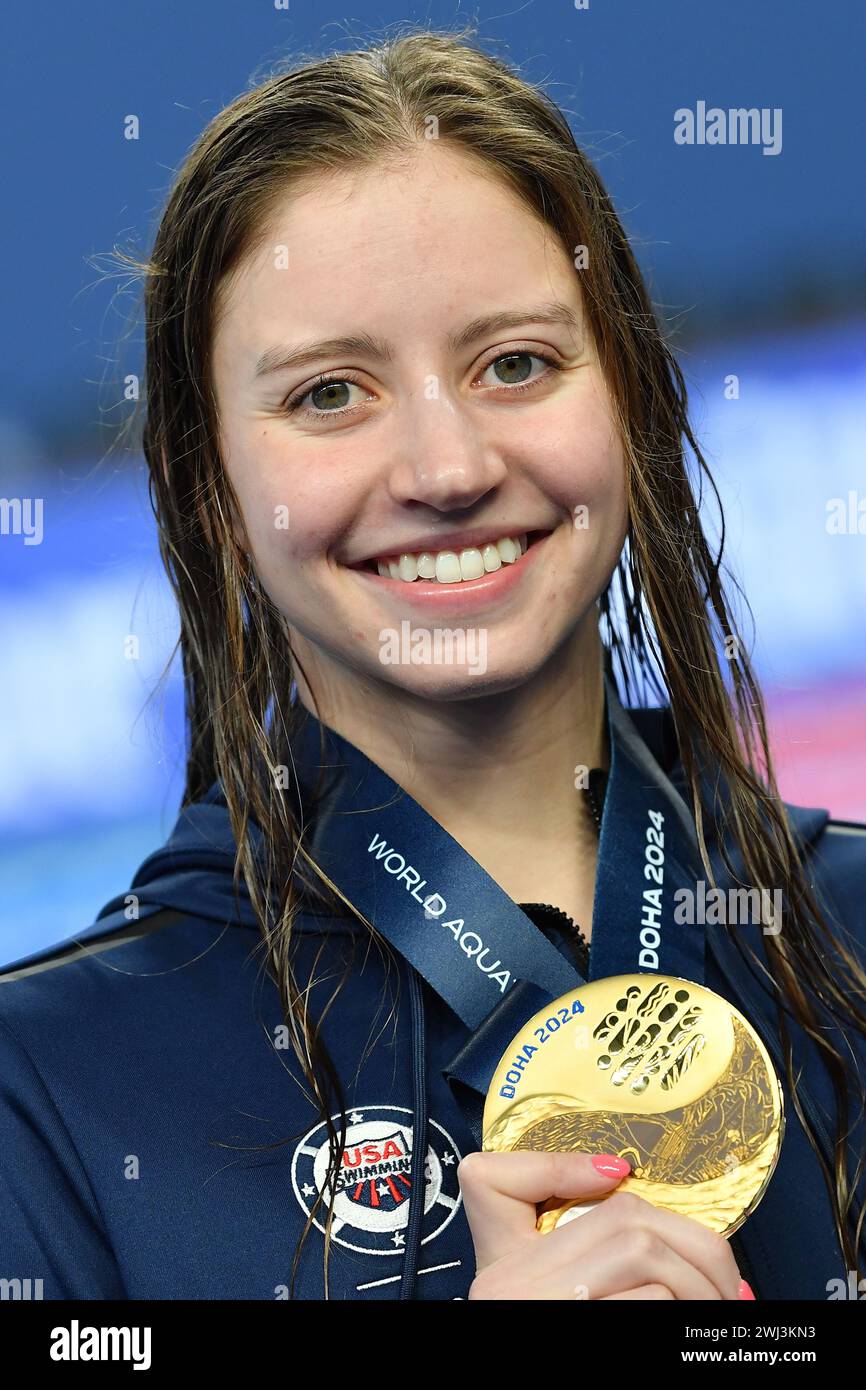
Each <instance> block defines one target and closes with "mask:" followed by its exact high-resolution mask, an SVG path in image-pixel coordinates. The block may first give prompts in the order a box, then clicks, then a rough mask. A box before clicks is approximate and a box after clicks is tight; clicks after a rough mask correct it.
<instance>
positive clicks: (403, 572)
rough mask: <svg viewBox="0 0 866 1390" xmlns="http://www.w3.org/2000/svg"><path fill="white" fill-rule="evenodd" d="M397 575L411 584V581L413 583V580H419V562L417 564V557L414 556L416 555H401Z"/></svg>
mask: <svg viewBox="0 0 866 1390" xmlns="http://www.w3.org/2000/svg"><path fill="white" fill-rule="evenodd" d="M397 573H398V574H399V575H400V578H401V579H405V580H407V581H409V582H410V583H411V581H412V580H413V579H417V578H418V562H417V560H416V559H415V556H414V555H401V556H400V559H399V561H398V563H397Z"/></svg>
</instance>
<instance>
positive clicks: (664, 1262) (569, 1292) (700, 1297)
mask: <svg viewBox="0 0 866 1390" xmlns="http://www.w3.org/2000/svg"><path fill="white" fill-rule="evenodd" d="M597 1240H598V1237H597V1235H596V1237H594V1241H595V1242H597ZM575 1268H577V1269H578V1270H579V1274H578V1278H579V1280H580V1284H579V1285H578V1288H580V1289H585V1290H586V1292H580V1293H579V1292H578V1291H577V1289H575V1287H574V1283H573V1280H574V1270H575ZM567 1278H568V1287H567V1288H565V1289H564V1290H563V1293H562V1294H560V1295H559V1296H560V1297H566V1296H571V1297H574V1298H577V1297H581V1298H590V1299H602V1298H606V1297H608V1295H611V1294H618V1293H623V1292H625V1291H626V1290H628V1289H634V1288H640V1287H641V1286H643V1285H646V1284H659V1285H662V1286H663V1287H664V1288H667V1289H669V1290H670V1292H671V1294H672V1295H673V1297H674V1298H677V1299H683V1300H686V1299H688V1300H691V1301H700V1302H708V1301H709V1302H712V1301H715V1302H718V1301H719V1300H720V1299H721V1297H722V1295H721V1294H720V1293H719V1290H718V1289H717V1288H716V1285H715V1284H714V1283H713V1282H712V1280H711V1279H708V1278H707V1277H706V1275H705V1274H704V1273H703V1271H702V1270H700V1269H698V1268H697V1267H696V1266H695V1265H692V1264H689V1263H688V1261H687V1260H684V1259H683V1257H682V1256H681V1255H678V1254H677V1252H676V1251H675V1250H672V1249H671V1247H670V1246H669V1245H667V1244H666V1243H665V1241H664V1240H663V1239H662V1237H661V1236H660V1235H658V1234H657V1232H655V1231H653V1230H650V1229H649V1227H647V1226H639V1225H635V1226H632V1227H631V1228H630V1229H629V1230H627V1231H625V1232H624V1233H623V1234H621V1235H618V1236H616V1237H615V1238H614V1239H613V1240H608V1241H605V1242H603V1243H601V1244H599V1243H594V1244H593V1246H592V1248H591V1249H588V1250H587V1251H586V1253H585V1254H584V1253H582V1252H581V1251H575V1254H574V1255H573V1257H572V1259H571V1260H570V1261H569V1269H568V1271H567Z"/></svg>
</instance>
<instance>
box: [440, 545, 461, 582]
mask: <svg viewBox="0 0 866 1390" xmlns="http://www.w3.org/2000/svg"><path fill="white" fill-rule="evenodd" d="M436 578H437V579H438V581H439V583H440V584H457V583H458V582H459V581H460V580H461V579H462V578H463V576H462V574H461V573H460V561H459V560H458V558H457V556H456V555H455V553H454V551H453V550H440V551H439V554H438V555H437V556H436Z"/></svg>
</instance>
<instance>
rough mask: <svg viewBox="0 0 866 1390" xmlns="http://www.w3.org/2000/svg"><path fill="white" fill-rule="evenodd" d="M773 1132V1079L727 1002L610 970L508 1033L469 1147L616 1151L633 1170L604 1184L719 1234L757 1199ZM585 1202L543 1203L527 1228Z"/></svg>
mask: <svg viewBox="0 0 866 1390" xmlns="http://www.w3.org/2000/svg"><path fill="white" fill-rule="evenodd" d="M783 1132H784V1111H783V1097H782V1088H781V1086H780V1084H779V1080H778V1077H777V1076H776V1074H775V1071H774V1070H773V1065H772V1062H771V1061H770V1057H769V1055H768V1053H767V1050H766V1048H765V1047H764V1044H763V1043H762V1042H761V1039H760V1038H759V1036H758V1034H757V1033H756V1031H755V1029H754V1028H753V1027H752V1025H751V1024H750V1023H749V1022H748V1020H747V1019H745V1018H744V1017H743V1015H742V1014H741V1013H740V1012H739V1011H738V1010H737V1009H735V1008H734V1007H733V1005H732V1004H729V1003H728V1001H727V1000H726V999H723V998H722V997H721V996H720V995H718V994H716V993H714V991H712V990H709V989H707V988H706V987H705V986H704V985H698V984H694V983H693V982H692V981H690V980H682V979H679V978H677V977H676V976H672V975H654V974H634V975H615V976H611V977H610V978H609V979H602V980H593V981H592V982H591V983H589V984H587V985H584V986H582V987H581V988H580V989H578V990H575V991H573V993H570V994H565V995H563V996H562V998H560V999H557V1000H555V1002H554V1003H552V1004H550V1005H549V1007H547V1008H546V1009H543V1010H541V1012H540V1013H538V1014H536V1015H535V1016H534V1017H533V1018H531V1019H530V1020H529V1021H528V1023H526V1024H525V1025H524V1027H523V1028H522V1029H521V1030H520V1032H519V1033H518V1035H517V1037H516V1038H515V1039H514V1041H513V1042H512V1044H511V1046H510V1047H509V1048H508V1049H507V1051H506V1052H505V1054H504V1055H503V1057H502V1060H501V1061H500V1063H499V1065H498V1067H497V1068H496V1071H495V1072H494V1074H493V1077H492V1080H491V1082H490V1086H489V1088H488V1092H487V1098H486V1101H485V1105H484V1118H483V1142H482V1148H483V1149H493V1150H501V1149H507V1150H513V1149H541V1150H547V1151H549V1152H556V1151H565V1152H571V1151H574V1150H578V1149H581V1150H585V1151H587V1152H589V1153H611V1154H617V1155H619V1156H620V1157H621V1158H625V1159H627V1160H628V1162H629V1163H630V1164H631V1165H632V1170H633V1171H632V1172H631V1173H630V1174H629V1176H628V1177H627V1178H624V1179H623V1181H622V1182H621V1183H619V1184H618V1186H617V1187H616V1188H615V1189H614V1191H616V1192H619V1191H623V1192H625V1191H632V1192H635V1193H636V1194H637V1195H638V1196H639V1197H643V1198H644V1199H645V1200H646V1201H648V1202H653V1203H654V1204H655V1205H656V1206H660V1207H666V1208H668V1209H669V1210H671V1211H676V1212H680V1213H682V1214H683V1215H684V1216H691V1217H693V1218H694V1219H695V1220H697V1221H700V1222H702V1223H703V1224H704V1225H705V1226H709V1227H710V1228H711V1229H712V1230H714V1231H718V1232H720V1233H721V1234H724V1235H730V1234H732V1233H733V1232H734V1231H736V1230H737V1228H738V1227H739V1226H741V1225H742V1224H743V1222H744V1221H745V1219H746V1217H747V1216H748V1215H749V1213H750V1212H751V1211H753V1210H754V1208H755V1207H756V1206H757V1204H758V1202H759V1201H760V1199H761V1197H762V1196H763V1193H764V1191H765V1189H766V1187H767V1184H768V1182H769V1180H770V1177H771V1175H772V1173H773V1169H774V1168H775V1166H776V1162H777V1160H778V1157H779V1150H780V1148H781V1143H782V1134H783ZM601 1200H602V1201H603V1200H604V1198H602V1199H601ZM595 1205H596V1202H592V1203H578V1202H574V1201H570V1202H565V1203H563V1202H561V1201H558V1200H556V1199H551V1201H550V1202H548V1203H546V1204H545V1206H544V1207H543V1208H542V1209H541V1214H540V1216H539V1221H538V1228H539V1230H541V1231H545V1232H547V1231H550V1230H552V1229H553V1228H554V1226H557V1225H559V1224H561V1222H562V1221H567V1220H571V1219H572V1218H573V1217H575V1216H579V1215H582V1214H583V1212H585V1211H588V1210H590V1208H591V1207H593V1206H595Z"/></svg>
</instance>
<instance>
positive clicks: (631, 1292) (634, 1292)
mask: <svg viewBox="0 0 866 1390" xmlns="http://www.w3.org/2000/svg"><path fill="white" fill-rule="evenodd" d="M673 1297H674V1295H673V1294H672V1293H671V1291H670V1289H668V1288H666V1287H665V1285H664V1284H644V1285H643V1287H642V1288H639V1289H624V1290H623V1292H622V1293H606V1294H602V1297H601V1300H600V1301H601V1302H602V1303H612V1302H613V1301H614V1300H615V1299H618V1298H622V1299H631V1298H635V1299H637V1298H646V1299H662V1298H673Z"/></svg>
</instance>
